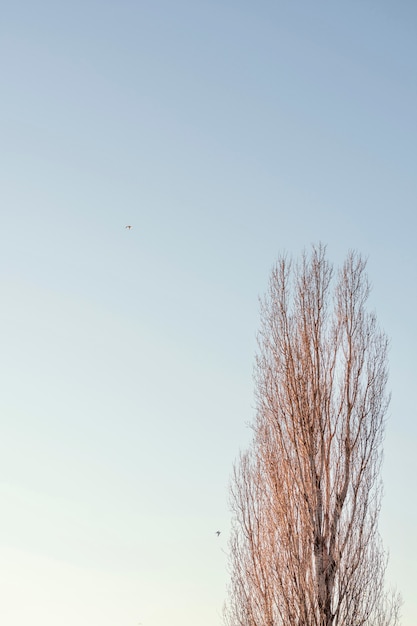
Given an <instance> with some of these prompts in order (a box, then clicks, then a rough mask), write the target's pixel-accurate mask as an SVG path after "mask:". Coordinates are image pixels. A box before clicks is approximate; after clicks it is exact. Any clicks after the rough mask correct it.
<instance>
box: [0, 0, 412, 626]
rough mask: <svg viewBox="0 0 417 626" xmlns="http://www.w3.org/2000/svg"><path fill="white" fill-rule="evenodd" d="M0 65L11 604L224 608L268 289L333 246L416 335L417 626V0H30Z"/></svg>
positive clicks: (30, 609) (408, 577)
mask: <svg viewBox="0 0 417 626" xmlns="http://www.w3.org/2000/svg"><path fill="white" fill-rule="evenodd" d="M0 64H1V98H0V112H1V116H0V141H1V144H0V145H1V151H0V214H1V222H0V255H1V263H0V283H1V294H2V306H1V309H0V329H1V344H0V346H1V348H0V351H1V359H0V363H1V365H0V367H1V372H0V374H1V381H2V384H1V390H2V391H1V394H0V409H1V421H2V429H1V430H2V435H1V437H0V463H1V471H0V480H1V482H0V489H1V492H0V510H1V511H0V513H1V514H0V551H1V555H0V590H1V596H2V601H1V603H0V622H1V623H2V624H3V623H4V624H7V626H23V625H25V626H26V625H27V624H28V623H31V624H32V625H33V626H57V624H59V626H74V624H76V625H77V626H95V625H97V626H98V625H100V626H114V625H115V624H117V625H118V626H136V625H137V624H138V622H143V625H144V626H165V625H166V624H170V626H196V625H198V626H220V624H221V611H222V603H223V601H224V599H225V597H226V592H225V587H226V584H227V580H228V574H227V570H226V556H225V553H226V552H227V537H228V529H229V525H230V513H229V510H228V505H227V497H228V494H227V486H228V481H229V477H230V474H231V470H232V464H233V461H234V459H235V457H236V455H237V453H238V450H239V448H240V447H242V446H244V445H245V443H246V442H247V441H248V440H249V437H250V430H249V429H248V428H247V425H246V424H247V422H248V421H250V420H251V418H252V416H253V405H254V401H253V385H252V378H251V377H252V367H253V360H254V353H255V349H256V342H255V336H256V331H257V326H258V296H259V295H261V294H262V293H263V291H264V289H265V286H266V283H267V280H268V274H269V270H270V268H271V266H272V263H273V262H274V260H275V259H276V257H277V255H278V254H279V253H280V252H283V251H287V252H289V253H290V254H294V255H298V254H299V253H300V252H301V251H302V250H303V248H304V247H306V246H307V247H308V246H309V245H310V244H311V243H312V242H318V241H322V242H324V243H327V245H328V254H329V257H330V258H331V259H332V260H334V261H335V262H336V263H338V262H339V261H340V260H341V259H343V257H344V255H345V254H346V252H347V250H348V249H350V248H356V249H358V250H359V251H361V252H362V253H363V254H364V255H365V256H367V257H369V264H368V270H369V274H370V278H371V281H372V283H373V286H374V290H373V293H372V298H371V305H372V307H375V309H376V311H377V314H378V317H379V320H380V323H381V325H382V326H383V327H384V328H385V330H386V331H387V333H388V335H389V336H390V338H391V352H390V369H391V379H390V388H391V390H392V394H393V398H392V403H391V407H390V421H389V422H388V427H387V435H386V442H385V465H384V478H385V494H386V495H385V499H384V507H383V511H382V516H381V531H382V534H383V539H384V542H385V545H386V547H387V548H388V549H389V550H390V553H391V561H390V569H389V579H390V580H391V582H392V583H393V584H396V585H397V587H398V588H399V590H400V591H402V593H403V596H404V600H405V605H404V608H403V616H404V619H403V626H414V625H415V624H416V623H417V599H416V595H415V581H416V580H417V568H416V562H417V540H416V534H415V528H416V527H417V504H416V497H415V484H414V483H415V476H416V474H417V455H416V447H417V419H416V417H417V415H416V403H415V399H414V389H415V380H416V367H415V362H416V354H417V340H416V330H415V311H416V308H417V297H416V277H417V276H416V275H417V271H416V270H417V252H416V245H415V238H416V234H415V233H416V226H417V224H416V222H417V218H416V200H417V185H416V164H417V149H416V146H417V124H416V111H417V5H416V4H415V3H414V2H411V1H410V2H405V1H401V0H400V1H397V2H393V1H392V2H387V1H385V2H381V1H378V2H377V1H376V0H373V1H371V0H368V1H366V2H363V1H361V2H359V1H350V2H338V3H329V2H323V1H318V2H307V1H306V0H305V1H300V2H282V1H278V0H275V1H272V0H271V1H267V0H260V2H256V3H255V2H248V1H247V0H240V1H239V2H238V1H237V0H223V1H221V2H220V1H217V0H211V1H210V2H209V1H206V2H203V1H201V0H193V1H191V0H189V1H185V0H183V1H177V2H172V1H170V2H168V1H167V0H164V1H155V2H140V1H136V2H134V1H133V0H132V1H127V0H120V1H118V2H115V1H111V2H110V1H103V0H100V2H98V1H96V2H93V1H91V0H83V1H82V2H81V1H80V0H73V1H72V2H66V3H59V2H52V0H51V1H49V2H47V1H46V0H39V1H37V2H33V1H28V0H26V1H21V2H14V3H11V2H5V3H3V5H2V10H1V21H0ZM126 224H132V225H133V229H132V230H131V231H127V230H126V229H125V225H126ZM218 529H220V530H222V534H221V535H220V537H219V538H218V539H217V537H216V535H215V531H216V530H218Z"/></svg>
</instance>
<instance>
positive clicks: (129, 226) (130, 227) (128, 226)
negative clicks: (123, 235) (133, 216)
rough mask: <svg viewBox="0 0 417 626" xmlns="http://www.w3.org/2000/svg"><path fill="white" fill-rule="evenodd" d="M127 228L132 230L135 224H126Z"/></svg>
mask: <svg viewBox="0 0 417 626" xmlns="http://www.w3.org/2000/svg"><path fill="white" fill-rule="evenodd" d="M125 228H127V230H132V228H133V226H131V225H130V224H128V225H127V226H125Z"/></svg>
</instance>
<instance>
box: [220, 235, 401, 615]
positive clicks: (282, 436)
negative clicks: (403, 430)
mask: <svg viewBox="0 0 417 626" xmlns="http://www.w3.org/2000/svg"><path fill="white" fill-rule="evenodd" d="M325 252H326V251H325V248H324V247H323V246H318V247H313V249H312V252H311V255H307V254H304V256H303V258H302V260H301V262H299V263H298V264H296V265H295V266H294V265H293V264H292V262H291V261H288V260H287V259H286V258H285V257H282V258H280V259H279V260H278V262H277V264H276V266H275V267H274V268H273V271H272V275H271V278H270V283H269V291H268V294H267V296H266V297H265V299H264V300H263V301H262V303H261V330H260V333H259V338H258V343H259V351H258V356H257V360H256V375H255V380H256V399H257V413H256V419H255V422H254V424H253V429H254V437H253V442H252V446H251V447H250V449H249V450H248V451H247V452H245V453H244V454H242V455H241V456H240V459H239V461H238V462H237V464H236V466H235V470H234V475H233V478H232V485H231V502H232V509H233V512H234V526H233V530H232V536H231V540H230V569H231V585H230V595H229V601H228V603H227V606H226V609H225V621H226V623H227V624H230V625H231V626H281V625H283V626H284V625H285V626H362V625H366V626H394V625H395V624H398V620H399V606H400V599H399V596H397V595H396V594H394V593H387V592H386V591H385V586H384V578H385V569H386V563H387V557H386V553H385V552H384V550H383V547H382V544H381V541H380V537H379V534H378V517H379V511H380V502H381V489H382V486H381V481H380V466H381V458H382V439H383V434H384V418H385V414H386V410H387V407H388V402H389V398H388V397H387V395H386V393H385V387H386V382H387V339H386V337H385V335H384V333H383V332H381V331H380V330H379V328H378V326H377V322H376V318H375V315H374V314H373V313H369V312H367V310H366V308H365V305H366V301H367V298H368V295H369V283H368V279H367V276H366V273H365V262H364V261H363V259H362V258H361V257H360V256H359V255H358V254H356V253H354V252H352V253H350V254H349V255H348V256H347V259H346V261H345V263H344V265H343V267H342V268H341V270H340V271H339V273H338V275H337V276H334V275H333V268H332V266H331V264H330V263H329V262H328V261H327V259H326V253H325Z"/></svg>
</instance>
